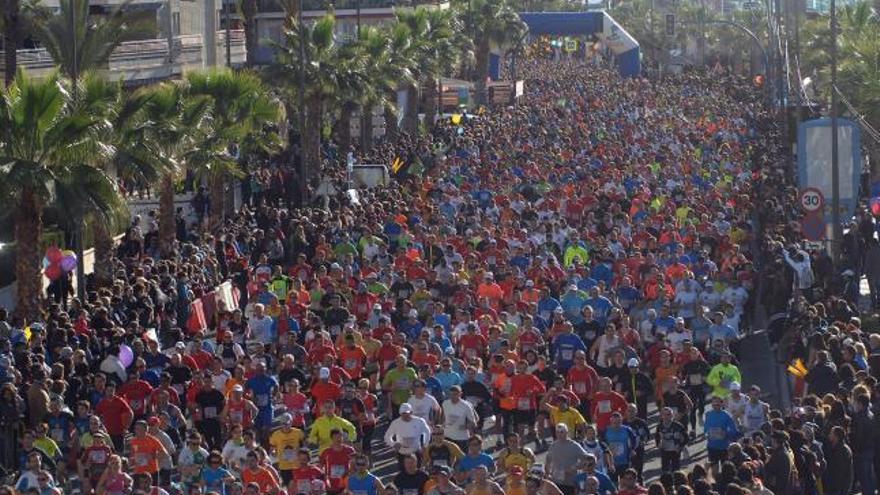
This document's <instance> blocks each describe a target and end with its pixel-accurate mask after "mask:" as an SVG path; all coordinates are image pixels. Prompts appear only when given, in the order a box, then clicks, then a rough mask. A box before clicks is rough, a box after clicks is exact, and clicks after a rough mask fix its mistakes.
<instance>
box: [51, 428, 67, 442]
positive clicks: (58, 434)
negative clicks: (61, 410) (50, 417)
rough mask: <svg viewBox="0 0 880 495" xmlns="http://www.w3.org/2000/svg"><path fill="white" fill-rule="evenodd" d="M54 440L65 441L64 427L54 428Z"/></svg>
mask: <svg viewBox="0 0 880 495" xmlns="http://www.w3.org/2000/svg"><path fill="white" fill-rule="evenodd" d="M51 436H52V440H55V442H63V441H64V428H52V435H51Z"/></svg>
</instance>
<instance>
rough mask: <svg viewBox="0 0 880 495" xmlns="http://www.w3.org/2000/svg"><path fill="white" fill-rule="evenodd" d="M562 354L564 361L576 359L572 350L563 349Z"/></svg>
mask: <svg viewBox="0 0 880 495" xmlns="http://www.w3.org/2000/svg"><path fill="white" fill-rule="evenodd" d="M561 354H562V360H563V361H571V360H572V359H573V358H574V351H573V350H571V349H563V350H562V353H561Z"/></svg>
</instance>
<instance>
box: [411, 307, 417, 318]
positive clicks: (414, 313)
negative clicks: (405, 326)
mask: <svg viewBox="0 0 880 495" xmlns="http://www.w3.org/2000/svg"><path fill="white" fill-rule="evenodd" d="M409 317H410V318H418V317H419V312H418V310H415V309H411V310H409Z"/></svg>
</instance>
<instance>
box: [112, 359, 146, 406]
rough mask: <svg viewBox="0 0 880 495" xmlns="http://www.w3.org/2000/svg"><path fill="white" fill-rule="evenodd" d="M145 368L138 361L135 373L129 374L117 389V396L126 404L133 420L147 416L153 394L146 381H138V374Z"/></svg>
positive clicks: (141, 361) (144, 365)
mask: <svg viewBox="0 0 880 495" xmlns="http://www.w3.org/2000/svg"><path fill="white" fill-rule="evenodd" d="M146 366H147V365H146V363H144V361H143V360H142V359H138V360H137V363H136V364H135V370H136V371H133V372H131V373H129V375H128V381H127V382H125V383H123V384H122V385H121V386H120V387H119V396H120V397H122V398H124V399H125V400H126V401H127V402H128V405H129V407H131V410H132V412H133V413H134V417H135V419H139V418H143V417H144V416H145V415H146V414H147V406H149V398H150V395H151V394H152V393H153V387H152V386H151V385H150V384H149V383H148V382H147V381H145V380H141V379H140V372H141V371H143V370H144V369H145V368H146Z"/></svg>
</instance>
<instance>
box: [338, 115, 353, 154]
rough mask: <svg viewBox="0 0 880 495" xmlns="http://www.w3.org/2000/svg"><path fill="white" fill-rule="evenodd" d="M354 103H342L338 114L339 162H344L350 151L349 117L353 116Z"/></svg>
mask: <svg viewBox="0 0 880 495" xmlns="http://www.w3.org/2000/svg"><path fill="white" fill-rule="evenodd" d="M354 109H355V105H354V103H350V102H348V103H344V104H343V105H342V110H340V112H339V131H338V132H339V133H338V134H337V136H339V161H340V163H344V162H345V158H346V156H348V151H349V150H350V149H351V116H352V115H353V114H354Z"/></svg>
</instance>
